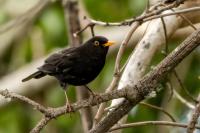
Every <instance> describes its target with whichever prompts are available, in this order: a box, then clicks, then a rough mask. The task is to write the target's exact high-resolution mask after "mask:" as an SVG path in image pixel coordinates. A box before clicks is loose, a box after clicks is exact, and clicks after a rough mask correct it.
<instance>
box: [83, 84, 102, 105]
mask: <svg viewBox="0 0 200 133" xmlns="http://www.w3.org/2000/svg"><path fill="white" fill-rule="evenodd" d="M84 86H85V88H86V89H87V90H88V91H89V92H90V94H91V95H90V96H92V98H91V101H93V100H94V99H95V100H97V102H98V103H100V101H101V96H100V95H98V94H96V93H94V92H93V91H92V90H91V89H90V88H89V87H88V86H87V85H84Z"/></svg>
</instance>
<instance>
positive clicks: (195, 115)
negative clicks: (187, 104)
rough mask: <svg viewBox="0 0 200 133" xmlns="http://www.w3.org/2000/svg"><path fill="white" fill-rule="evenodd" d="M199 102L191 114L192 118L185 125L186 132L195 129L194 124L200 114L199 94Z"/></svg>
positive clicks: (190, 132)
mask: <svg viewBox="0 0 200 133" xmlns="http://www.w3.org/2000/svg"><path fill="white" fill-rule="evenodd" d="M198 101H199V103H198V104H197V105H196V107H195V110H194V112H193V114H192V118H191V120H190V122H189V124H188V126H187V133H193V132H194V130H195V125H196V124H197V123H198V118H199V115H200V95H199V97H198Z"/></svg>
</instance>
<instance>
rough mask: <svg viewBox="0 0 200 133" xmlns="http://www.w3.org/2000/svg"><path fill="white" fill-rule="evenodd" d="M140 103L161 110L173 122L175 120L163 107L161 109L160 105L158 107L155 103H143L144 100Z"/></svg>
mask: <svg viewBox="0 0 200 133" xmlns="http://www.w3.org/2000/svg"><path fill="white" fill-rule="evenodd" d="M140 105H144V106H146V107H149V108H153V109H156V110H159V111H161V112H163V113H164V114H166V115H167V116H168V117H169V118H170V119H171V120H172V121H173V122H176V120H175V118H174V117H173V116H172V115H171V114H170V113H168V112H167V111H166V110H165V109H163V108H161V107H158V106H155V105H151V104H148V103H144V102H141V103H140Z"/></svg>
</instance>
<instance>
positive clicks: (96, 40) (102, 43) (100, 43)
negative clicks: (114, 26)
mask: <svg viewBox="0 0 200 133" xmlns="http://www.w3.org/2000/svg"><path fill="white" fill-rule="evenodd" d="M87 42H88V43H89V44H91V45H93V46H94V47H101V48H105V49H108V47H109V46H111V45H113V44H114V42H113V41H109V40H108V39H107V38H105V37H103V36H95V37H93V38H91V39H90V40H88V41H87Z"/></svg>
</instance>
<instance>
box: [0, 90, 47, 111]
mask: <svg viewBox="0 0 200 133" xmlns="http://www.w3.org/2000/svg"><path fill="white" fill-rule="evenodd" d="M0 95H2V96H4V97H5V98H11V99H13V100H16V99H17V100H20V101H23V102H25V103H28V104H30V105H32V106H33V107H34V109H35V110H38V111H40V112H41V113H43V114H48V111H47V108H45V107H44V106H42V105H40V104H39V103H37V102H35V101H33V100H31V99H29V98H27V97H25V96H22V95H19V94H16V93H12V92H9V91H8V90H7V89H6V90H1V91H0Z"/></svg>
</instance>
